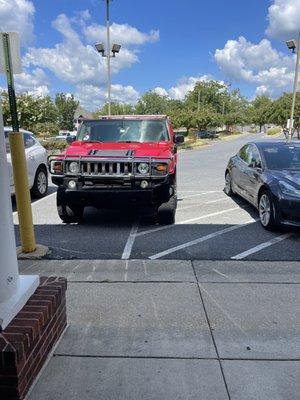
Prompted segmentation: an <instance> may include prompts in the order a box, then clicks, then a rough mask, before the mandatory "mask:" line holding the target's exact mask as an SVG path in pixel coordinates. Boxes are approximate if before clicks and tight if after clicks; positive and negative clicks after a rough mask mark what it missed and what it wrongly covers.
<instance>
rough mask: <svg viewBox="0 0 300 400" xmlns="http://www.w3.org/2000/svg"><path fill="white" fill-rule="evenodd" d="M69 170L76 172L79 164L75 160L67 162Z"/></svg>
mask: <svg viewBox="0 0 300 400" xmlns="http://www.w3.org/2000/svg"><path fill="white" fill-rule="evenodd" d="M69 171H70V172H71V173H72V174H78V172H79V164H78V163H77V162H75V161H72V162H71V163H70V164H69Z"/></svg>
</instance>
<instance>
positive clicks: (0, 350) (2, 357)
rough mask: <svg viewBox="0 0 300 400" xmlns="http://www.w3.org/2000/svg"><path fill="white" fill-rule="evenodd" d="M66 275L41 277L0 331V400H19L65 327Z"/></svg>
mask: <svg viewBox="0 0 300 400" xmlns="http://www.w3.org/2000/svg"><path fill="white" fill-rule="evenodd" d="M66 289H67V281H66V279H65V278H55V277H51V278H40V286H39V287H38V288H37V290H36V291H35V293H34V294H33V295H32V296H31V298H30V299H29V300H28V302H27V303H26V304H25V306H24V307H23V309H22V310H21V311H20V312H19V314H17V315H16V317H15V318H14V319H13V320H12V322H11V323H10V324H9V325H8V326H7V328H6V329H5V330H4V331H3V332H2V333H0V399H1V400H2V399H3V400H20V399H23V398H24V396H25V395H26V393H27V392H28V390H29V388H30V386H31V384H32V382H33V380H34V379H35V378H36V376H37V374H38V373H39V371H40V370H41V368H42V366H43V364H44V362H45V360H46V358H47V356H48V354H49V352H50V351H51V349H52V348H53V346H54V344H55V343H56V342H57V340H58V339H59V337H60V335H61V334H62V332H63V330H64V329H65V327H66V324H67V319H66Z"/></svg>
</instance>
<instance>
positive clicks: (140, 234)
mask: <svg viewBox="0 0 300 400" xmlns="http://www.w3.org/2000/svg"><path fill="white" fill-rule="evenodd" d="M239 209H241V207H233V208H227V209H226V210H223V211H218V212H215V213H211V214H205V215H201V217H196V218H190V219H186V220H184V221H180V222H178V223H177V224H175V225H166V226H159V227H158V228H153V229H149V230H148V231H142V232H139V233H137V234H136V236H144V235H148V234H149V233H153V232H158V231H163V230H165V229H172V228H176V227H177V226H178V225H182V224H188V223H189V222H195V221H200V220H201V219H205V218H209V217H215V216H216V215H221V214H225V213H228V212H231V211H234V210H239Z"/></svg>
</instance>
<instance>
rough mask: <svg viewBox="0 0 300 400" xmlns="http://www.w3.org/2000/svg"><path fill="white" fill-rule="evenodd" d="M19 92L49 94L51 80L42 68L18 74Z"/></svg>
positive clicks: (17, 87) (17, 86) (37, 94)
mask: <svg viewBox="0 0 300 400" xmlns="http://www.w3.org/2000/svg"><path fill="white" fill-rule="evenodd" d="M15 81H16V90H17V92H27V93H29V94H32V95H34V96H46V95H47V94H49V87H48V86H49V82H48V78H47V75H46V74H45V72H44V71H43V70H42V69H41V68H36V69H34V70H33V71H32V73H29V72H22V73H21V74H18V75H16V78H15Z"/></svg>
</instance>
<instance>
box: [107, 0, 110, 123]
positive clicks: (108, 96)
mask: <svg viewBox="0 0 300 400" xmlns="http://www.w3.org/2000/svg"><path fill="white" fill-rule="evenodd" d="M109 5H110V0H106V36H107V43H106V57H107V104H108V115H109V116H110V115H111V68H110V59H111V55H110V21H109V19H110V18H109V17H110V15H109Z"/></svg>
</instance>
